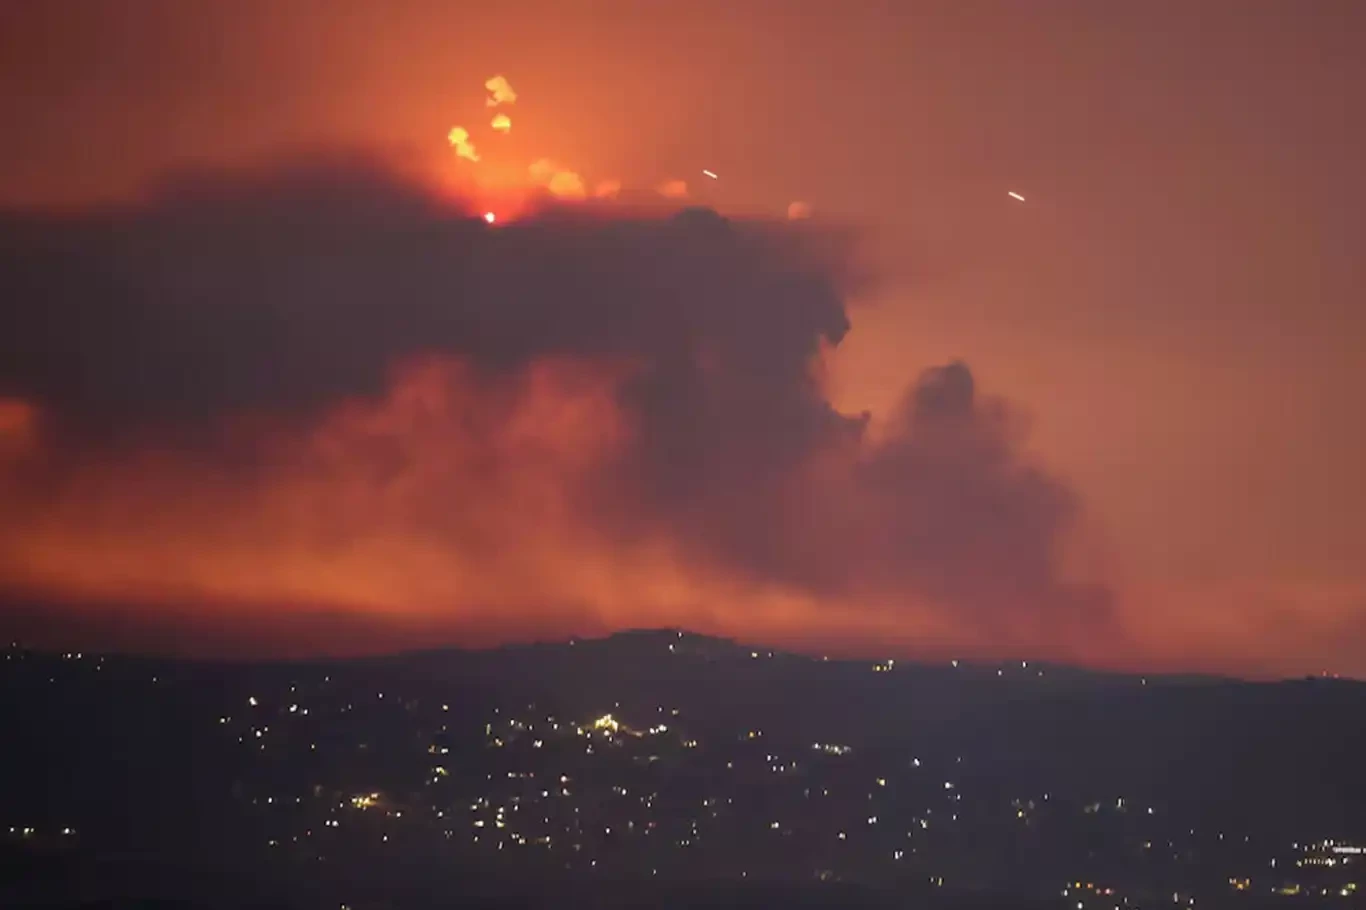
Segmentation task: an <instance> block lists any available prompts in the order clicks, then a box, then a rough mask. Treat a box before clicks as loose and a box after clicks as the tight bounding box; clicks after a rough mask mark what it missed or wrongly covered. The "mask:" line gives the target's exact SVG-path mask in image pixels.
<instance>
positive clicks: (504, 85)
mask: <svg viewBox="0 0 1366 910" xmlns="http://www.w3.org/2000/svg"><path fill="white" fill-rule="evenodd" d="M484 88H486V89H488V91H489V96H488V99H487V100H486V101H485V102H484V103H485V104H486V105H488V106H489V107H497V106H498V105H500V104H512V103H513V102H514V101H516V100H517V93H516V92H514V91H513V90H512V83H510V82H508V81H507V79H505V78H503V77H502V76H492V77H490V78H489V79H488V80H487V81H485V82H484Z"/></svg>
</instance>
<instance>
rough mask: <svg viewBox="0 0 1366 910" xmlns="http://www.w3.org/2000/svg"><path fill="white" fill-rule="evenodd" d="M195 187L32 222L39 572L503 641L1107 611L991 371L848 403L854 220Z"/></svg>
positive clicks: (3, 370)
mask: <svg viewBox="0 0 1366 910" xmlns="http://www.w3.org/2000/svg"><path fill="white" fill-rule="evenodd" d="M547 172H550V173H552V174H554V173H560V172H559V171H557V170H554V168H553V166H552V165H549V164H547ZM168 187H169V188H168V189H166V190H164V191H163V193H162V194H161V195H160V196H156V197H153V198H152V200H151V201H149V202H148V203H146V204H144V205H142V206H139V207H130V208H128V209H125V210H122V211H115V212H104V213H101V214H99V215H92V216H90V217H89V218H87V217H86V216H81V215H73V216H68V217H63V218H56V219H54V218H48V217H43V218H34V219H25V218H24V217H22V216H16V217H15V218H13V219H11V221H10V224H11V227H10V229H9V231H8V232H7V233H6V234H5V235H4V236H3V245H0V255H3V259H4V263H5V266H6V268H5V270H4V271H3V272H2V273H0V274H4V275H6V276H7V280H12V281H14V282H15V283H14V284H13V285H9V284H7V285H6V286H5V287H4V288H2V289H0V290H3V291H4V292H5V293H4V299H5V300H6V301H16V303H12V304H10V305H8V306H7V308H6V309H5V310H4V311H3V313H4V318H3V327H4V328H5V329H6V331H5V332H4V333H3V337H4V341H3V342H0V390H3V391H5V392H6V394H9V395H11V397H12V399H13V400H18V401H22V402H25V403H26V404H25V407H27V408H33V409H36V410H37V411H38V412H39V413H40V414H42V416H43V423H44V426H45V427H47V428H50V432H47V433H46V434H45V436H44V439H43V445H44V448H45V451H44V452H43V453H42V455H41V457H37V458H32V459H25V460H23V463H22V464H21V465H19V467H16V468H14V469H12V470H11V471H10V472H9V473H8V474H7V476H6V478H5V481H6V485H7V487H8V489H7V492H8V493H10V494H12V498H13V500H14V501H15V502H16V503H17V508H14V509H12V510H9V511H8V512H7V513H6V515H5V517H4V520H3V521H4V524H3V531H2V532H0V540H3V544H4V548H3V556H2V557H0V580H3V582H4V583H5V584H6V585H7V586H9V587H11V588H14V589H19V590H23V591H28V592H37V593H38V594H44V595H48V596H51V597H57V598H62V597H65V598H76V599H78V600H83V601H96V602H99V601H115V602H121V603H127V602H130V601H135V602H143V603H148V604H160V605H163V607H166V606H169V605H176V604H191V605H198V606H197V608H198V609H203V610H207V611H214V610H222V609H249V608H260V607H261V606H262V605H269V604H276V603H279V604H288V605H291V606H292V607H293V608H294V609H302V610H309V609H342V610H345V611H352V612H361V613H364V614H367V615H373V616H381V617H398V618H402V617H409V616H418V617H423V618H424V619H427V620H430V621H433V622H435V623H437V624H438V625H442V624H444V625H445V626H447V627H448V628H450V629H459V628H462V627H464V626H467V625H469V624H475V625H482V626H489V625H492V626H495V627H497V626H500V625H501V627H502V628H503V629H504V630H505V633H506V634H508V635H519V634H521V635H525V634H527V633H528V632H529V631H531V630H543V629H549V628H556V627H559V626H568V625H573V624H574V622H575V621H580V622H581V621H584V620H585V617H586V618H587V620H588V621H590V622H591V623H593V624H597V625H600V626H604V627H611V626H615V625H642V624H660V623H679V624H687V625H693V626H703V627H710V628H713V629H725V630H735V629H744V630H751V632H752V633H753V634H758V633H761V632H763V631H764V630H767V632H768V633H771V634H775V635H785V636H787V637H801V636H802V635H810V634H812V633H813V631H814V630H821V629H824V630H830V629H831V624H832V623H835V624H836V625H837V626H839V627H842V628H845V629H858V628H866V629H882V630H884V634H885V631H886V630H888V629H899V630H901V631H902V633H903V634H905V633H908V632H910V631H912V630H914V631H916V632H918V633H921V636H922V643H923V642H930V641H934V640H943V641H954V640H958V641H974V640H976V641H978V642H979V643H980V642H989V643H990V644H991V645H992V646H999V647H1007V648H1026V649H1030V650H1037V649H1039V648H1041V647H1046V648H1047V649H1049V650H1050V651H1052V652H1060V653H1072V652H1073V651H1075V649H1077V648H1080V647H1082V646H1083V645H1084V643H1085V640H1086V637H1087V636H1091V635H1096V634H1108V632H1109V631H1110V630H1111V622H1112V620H1113V616H1112V613H1111V604H1110V602H1109V598H1108V595H1107V593H1106V592H1105V591H1104V590H1103V589H1099V588H1093V587H1088V586H1084V585H1078V584H1073V583H1072V582H1069V581H1067V580H1065V579H1063V578H1062V577H1061V576H1060V575H1059V574H1058V573H1057V571H1056V569H1055V550H1056V548H1057V547H1058V545H1059V544H1060V542H1061V540H1062V538H1063V536H1064V535H1065V534H1066V533H1067V530H1068V527H1069V525H1070V523H1071V519H1072V516H1073V514H1074V512H1075V509H1076V503H1075V501H1074V497H1073V496H1072V495H1071V493H1070V492H1069V491H1068V490H1067V489H1066V487H1065V486H1064V485H1062V484H1060V483H1059V482H1057V481H1056V480H1054V479H1052V478H1050V477H1048V475H1047V474H1046V473H1044V472H1042V471H1040V470H1039V469H1037V468H1035V467H1033V466H1031V465H1029V464H1028V463H1027V462H1026V461H1024V460H1023V459H1022V457H1021V456H1020V454H1019V451H1018V445H1017V440H1016V436H1015V433H1014V429H1013V425H1012V421H1011V418H1010V416H1009V412H1008V410H1007V409H1006V408H1005V407H1004V406H1003V405H1002V404H1001V403H999V402H996V401H994V400H992V399H990V398H984V397H982V396H981V395H980V394H979V393H978V391H977V390H976V388H975V383H974V380H973V377H972V374H971V372H970V371H969V370H968V368H967V367H966V366H965V365H963V364H959V363H954V364H950V365H948V366H945V367H942V368H939V369H936V370H931V371H927V372H926V373H924V374H923V375H922V376H921V378H920V379H919V380H918V381H917V382H916V383H915V384H914V385H913V386H912V387H911V389H910V390H909V392H908V393H907V397H906V399H905V402H904V405H903V407H902V409H901V411H900V413H899V414H898V415H896V416H895V417H894V418H893V419H892V420H891V421H890V422H889V425H890V426H891V427H892V430H891V431H890V432H889V433H888V434H887V435H886V436H885V438H882V439H880V440H872V439H869V438H867V437H866V434H865V425H866V416H865V415H846V414H841V413H839V412H838V411H837V410H835V409H834V408H833V407H832V406H831V405H830V403H829V402H828V400H827V399H826V397H825V394H824V392H823V389H822V385H821V379H820V371H819V369H818V367H819V360H820V358H821V357H822V356H823V351H824V350H825V349H826V347H827V346H829V345H833V344H837V343H838V342H839V341H840V340H841V339H842V337H843V336H844V334H845V332H846V331H847V330H848V327H849V323H848V317H847V315H846V312H845V305H844V300H843V293H844V292H845V291H847V290H849V289H851V287H852V286H851V284H850V282H851V281H852V280H853V275H854V272H853V270H852V269H850V268H849V267H848V265H847V264H846V263H845V262H844V261H842V254H841V252H840V251H841V249H842V240H841V238H839V237H838V236H835V235H827V236H824V237H819V238H817V237H813V236H808V235H797V234H794V233H790V232H786V231H785V229H784V228H783V227H782V225H781V223H776V224H772V225H763V224H743V225H742V224H733V223H731V222H728V221H727V220H725V219H723V218H721V217H719V216H717V215H715V214H714V213H711V212H707V211H699V210H690V211H684V212H682V213H680V214H678V215H675V216H672V217H668V218H664V219H653V220H652V219H636V220H619V219H618V220H612V219H608V220H604V219H603V217H602V215H601V214H594V213H585V214H583V215H575V214H573V212H572V211H565V212H560V213H557V214H556V215H555V216H554V217H553V218H551V219H549V220H542V219H538V218H536V217H529V218H526V219H523V220H520V221H517V222H514V223H513V224H510V225H508V226H506V227H504V226H501V225H500V226H499V228H498V229H496V230H494V229H490V228H489V227H488V226H487V225H485V224H484V223H483V221H482V219H481V218H478V217H473V216H464V215H461V214H459V213H458V212H453V211H451V210H450V209H449V208H448V207H446V206H444V205H442V204H440V203H438V202H436V201H435V200H434V199H431V198H430V197H428V196H427V195H426V194H425V192H424V191H423V190H421V189H420V188H419V187H416V186H413V185H409V184H405V183H404V182H402V181H400V180H398V179H396V178H393V177H392V176H389V175H387V174H385V173H384V172H382V171H376V170H368V169H363V168H358V167H355V166H353V165H338V164H337V163H335V162H321V163H320V162H306V163H305V164H303V165H301V166H296V167H292V168H283V169H281V170H279V171H266V172H254V173H249V174H223V175H215V174H207V175H202V176H200V177H198V178H196V179H192V180H183V181H180V182H178V183H176V184H174V185H168ZM91 218H99V219H102V220H103V221H104V223H109V219H112V223H114V224H117V225H118V226H119V230H117V231H113V232H92V231H90V230H89V225H90V224H91V223H92V222H91V220H90V219H91ZM149 250H155V251H156V252H155V255H148V253H147V251H149ZM114 276H118V278H117V280H115V278H114ZM111 282H113V283H111ZM35 289H41V290H42V292H43V294H44V300H45V301H46V305H45V306H44V307H42V308H35V307H30V306H27V305H26V304H24V303H22V302H20V301H24V299H25V296H26V295H27V294H31V293H32V292H33V291H34V290H35ZM11 422H17V421H11ZM21 478H22V482H21ZM34 478H38V479H39V480H40V482H37V483H35V482H33V481H34ZM984 566H990V567H991V569H992V570H991V571H990V572H984V571H983V570H982V569H983V567H984ZM576 617H577V620H576V619H575V618H576ZM835 617H839V619H838V621H837V622H836V621H835V620H834V618H835Z"/></svg>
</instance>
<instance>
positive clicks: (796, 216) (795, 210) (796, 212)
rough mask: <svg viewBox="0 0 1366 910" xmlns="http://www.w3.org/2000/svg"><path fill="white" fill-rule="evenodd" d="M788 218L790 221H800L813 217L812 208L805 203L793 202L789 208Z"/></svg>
mask: <svg viewBox="0 0 1366 910" xmlns="http://www.w3.org/2000/svg"><path fill="white" fill-rule="evenodd" d="M787 217H788V220H789V221H800V220H802V219H803V218H810V217H811V206H809V205H807V204H806V203H805V202H793V203H790V204H789V205H788V207H787Z"/></svg>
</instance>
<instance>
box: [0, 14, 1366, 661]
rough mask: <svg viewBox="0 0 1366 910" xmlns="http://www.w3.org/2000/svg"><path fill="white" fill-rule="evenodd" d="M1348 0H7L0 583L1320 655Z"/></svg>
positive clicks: (202, 644) (83, 640)
mask: <svg viewBox="0 0 1366 910" xmlns="http://www.w3.org/2000/svg"><path fill="white" fill-rule="evenodd" d="M1363 29H1366V8H1364V7H1362V5H1360V4H1354V3H1347V2H1343V3H1336V2H1329V0H1324V2H1317V3H1313V4H1300V5H1295V4H1288V3H1283V2H1259V0H1245V2H1230V3H1224V2H1216V0H1206V2H1201V3H1178V2H1146V3H1137V2H1133V3H1118V2H1116V3H1094V2H1080V0H1078V2H1051V0H1036V2H1030V3H1013V2H1006V0H1000V2H967V0H954V2H947V0H946V2H943V3H921V2H907V3H899V4H872V3H868V4H850V5H839V4H834V3H826V2H810V0H792V2H773V3H713V2H709V0H706V2H693V3H687V4H675V3H663V2H661V3H654V2H644V3H639V2H637V3H611V2H600V3H592V4H581V5H576V4H566V3H561V2H542V0H531V2H524V3H518V4H513V5H497V4H494V5H486V6H483V7H479V6H476V5H469V4H452V3H435V2H433V3H418V2H410V3H384V4H381V3H378V2H354V0H344V2H343V0H327V2H322V0H319V2H312V0H297V2H289V3H276V2H255V0H232V2H217V0H214V2H210V0H202V2H195V3H177V2H169V0H168V2H143V0H121V2H112V0H111V2H104V0H86V2H77V0H71V2H64V0H53V2H47V3H13V4H7V5H6V6H5V7H4V10H3V12H0V77H3V81H2V82H0V85H3V88H0V122H2V123H3V124H4V128H3V130H0V133H2V134H3V137H4V138H3V139H0V502H3V503H4V505H3V507H0V591H3V597H0V602H3V604H4V606H3V607H0V610H3V612H0V632H12V633H13V634H21V635H23V636H25V637H26V638H30V639H32V640H34V641H35V642H38V643H49V644H53V645H65V644H69V643H79V644H81V645H83V646H86V647H110V648H127V649H134V650H156V651H170V652H175V653H187V654H225V653H231V654H249V655H273V654H323V653H354V652H363V651H378V650H387V649H391V648H399V647H413V646H435V645H442V644H488V643H494V642H502V641H513V640H527V639H534V638H551V637H558V636H563V635H568V634H583V633H600V632H605V631H609V630H612V629H618V628H628V627H641V626H665V625H667V626H682V627H687V628H691V629H695V630H697V631H700V632H711V633H718V634H727V635H735V636H739V637H742V638H746V639H752V640H759V641H762V642H764V643H769V644H774V645H788V646H793V647H798V648H802V649H805V650H810V651H813V652H817V653H832V654H834V653H840V654H859V655H871V656H879V657H885V656H898V657H900V656H907V657H916V656H919V657H929V658H941V657H946V656H954V657H981V658H1005V657H1012V658H1033V659H1045V658H1049V659H1058V660H1066V661H1072V662H1078V663H1083V664H1086V665H1090V666H1098V667H1116V668H1143V669H1153V670H1159V669H1190V670H1202V671H1215V672H1229V673H1235V674H1240V675H1247V676H1263V675H1283V674H1299V673H1310V672H1312V673H1317V672H1323V671H1327V672H1336V673H1342V674H1351V675H1356V676H1363V675H1366V473H1363V468H1362V465H1366V420H1363V419H1362V417H1361V415H1362V414H1363V413H1366V407H1364V405H1366V358H1363V357H1362V356H1361V352H1362V351H1366V294H1364V293H1363V292H1364V291H1366V256H1363V254H1362V241H1363V214H1362V213H1363V211H1366V178H1363V176H1362V171H1361V162H1362V161H1363V160H1366V154H1363V153H1366V126H1364V125H1363V121H1362V118H1361V117H1360V111H1361V110H1366V58H1363V56H1362V55H1361V54H1360V52H1359V46H1358V45H1359V36H1360V35H1361V34H1362V33H1363ZM494 75H502V76H505V77H506V79H507V80H508V82H509V83H510V84H511V85H512V86H513V87H515V90H516V93H517V97H516V100H515V101H512V102H505V103H503V104H500V105H498V106H497V107H496V108H495V107H493V106H491V105H490V102H489V101H488V100H487V99H486V95H487V94H488V93H487V91H486V89H485V81H486V80H488V79H489V78H490V77H492V76H494ZM498 113H503V114H505V115H507V116H509V117H510V119H511V123H512V128H511V130H510V131H509V132H507V133H506V134H502V133H500V132H499V131H497V130H494V129H493V128H492V126H491V118H492V117H493V116H494V115H495V114H498ZM453 126H461V127H463V128H465V129H467V130H468V132H469V134H470V137H471V140H472V141H473V142H474V144H475V146H476V148H477V151H478V155H479V159H480V160H479V161H477V162H476V161H471V160H467V159H463V158H460V157H458V156H457V155H456V154H455V150H454V149H453V147H452V146H451V144H450V143H449V142H448V133H449V132H450V130H451V128H452V127H453ZM703 169H708V170H710V171H712V172H714V173H715V174H716V175H718V178H719V179H715V180H713V179H711V178H709V177H707V176H706V175H704V174H703V173H702V171H703ZM678 181H682V182H683V183H684V184H685V185H686V196H683V195H682V194H681V190H682V187H680V186H678V185H677V182H678ZM670 182H673V183H674V186H673V187H671V188H668V191H667V192H661V190H662V189H665V185H666V184H668V183H670ZM1010 192H1015V193H1018V194H1020V195H1021V196H1023V197H1024V201H1023V202H1020V201H1017V200H1016V199H1013V198H1011V197H1010V196H1009V195H1008V193H1010ZM556 195H557V196H558V197H560V198H553V197H554V196H556ZM595 195H601V196H602V197H603V198H594V197H595ZM579 196H586V197H588V198H587V199H585V200H580V199H578V198H577V197H579ZM798 202H799V203H802V204H803V205H802V208H803V209H806V210H809V211H810V213H811V215H812V217H810V218H803V219H796V220H792V219H789V218H788V212H789V207H790V206H792V204H793V203H798ZM687 206H706V207H710V208H713V209H715V210H716V211H718V212H720V213H721V214H722V215H725V216H728V220H723V219H720V218H716V217H713V216H711V215H709V214H708V213H706V212H702V211H685V212H683V213H681V214H678V210H679V209H680V208H681V207H687ZM485 211H489V212H492V213H493V214H494V215H495V217H496V223H495V224H493V225H488V224H485V223H484V221H483V219H482V217H480V216H482V214H483V213H484V212H485Z"/></svg>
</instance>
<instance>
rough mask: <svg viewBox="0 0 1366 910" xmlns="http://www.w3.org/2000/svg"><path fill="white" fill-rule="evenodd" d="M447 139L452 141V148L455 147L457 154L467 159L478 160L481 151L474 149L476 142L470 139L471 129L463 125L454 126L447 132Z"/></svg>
mask: <svg viewBox="0 0 1366 910" xmlns="http://www.w3.org/2000/svg"><path fill="white" fill-rule="evenodd" d="M446 140H447V141H448V142H450V144H451V148H453V149H455V154H456V156H457V157H459V158H464V159H465V160H466V161H478V160H479V153H478V152H476V151H475V150H474V143H473V142H471V141H470V133H469V130H467V129H465V128H464V127H463V126H453V127H451V131H450V132H449V133H447V134H446Z"/></svg>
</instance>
